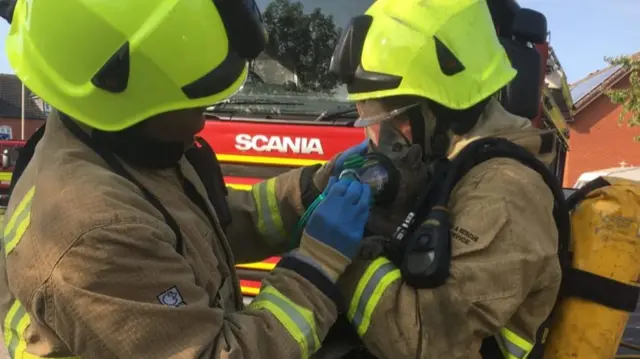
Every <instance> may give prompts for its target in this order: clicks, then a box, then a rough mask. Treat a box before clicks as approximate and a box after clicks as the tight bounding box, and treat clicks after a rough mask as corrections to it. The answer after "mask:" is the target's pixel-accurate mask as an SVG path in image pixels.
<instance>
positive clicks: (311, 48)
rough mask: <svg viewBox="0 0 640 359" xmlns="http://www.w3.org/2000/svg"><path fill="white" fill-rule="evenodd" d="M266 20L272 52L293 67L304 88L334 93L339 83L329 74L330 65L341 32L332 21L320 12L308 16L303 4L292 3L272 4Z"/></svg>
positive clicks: (277, 0)
mask: <svg viewBox="0 0 640 359" xmlns="http://www.w3.org/2000/svg"><path fill="white" fill-rule="evenodd" d="M263 17H264V22H265V24H266V27H267V31H268V32H269V48H270V49H273V50H274V51H275V55H276V56H277V57H278V60H281V61H283V62H285V63H290V64H291V65H292V67H293V70H294V71H295V72H296V74H297V76H298V80H299V82H300V84H301V85H302V87H304V88H306V89H309V90H311V91H332V90H334V89H335V88H336V86H337V80H336V78H335V77H334V76H333V75H331V74H330V73H329V65H330V62H331V55H332V54H333V49H334V48H335V46H336V44H337V41H338V38H339V37H340V32H341V30H340V28H339V27H338V26H336V24H335V23H334V21H333V17H332V16H331V15H327V14H324V13H323V12H322V11H321V10H320V9H318V8H316V9H315V10H313V11H312V12H311V13H309V14H305V13H304V6H303V5H302V3H300V2H299V1H296V2H292V1H290V0H273V1H272V2H271V3H270V4H269V5H268V6H267V8H266V9H265V11H264V15H263Z"/></svg>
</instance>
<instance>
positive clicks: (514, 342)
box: [495, 328, 533, 359]
mask: <svg viewBox="0 0 640 359" xmlns="http://www.w3.org/2000/svg"><path fill="white" fill-rule="evenodd" d="M495 338H496V341H497V342H498V346H499V347H500V350H501V351H502V354H503V355H504V357H505V359H526V358H527V356H529V353H531V350H532V349H533V344H531V343H529V342H528V341H526V340H525V339H523V338H521V337H520V336H518V335H517V334H515V333H514V332H512V331H511V330H509V329H507V328H503V329H501V330H500V334H498V335H495Z"/></svg>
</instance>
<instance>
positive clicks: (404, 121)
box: [316, 0, 561, 359]
mask: <svg viewBox="0 0 640 359" xmlns="http://www.w3.org/2000/svg"><path fill="white" fill-rule="evenodd" d="M332 69H333V70H334V71H335V73H336V74H337V75H338V76H339V78H340V79H341V80H342V81H343V82H344V83H346V85H347V87H348V90H349V96H350V98H351V99H352V100H353V101H355V102H356V105H357V109H358V111H359V114H360V120H358V122H357V123H356V126H360V127H364V128H365V132H366V134H367V136H368V138H369V139H370V141H371V146H370V150H371V151H374V152H379V153H383V154H384V155H386V156H387V157H388V158H390V159H391V160H392V161H393V163H394V165H395V166H396V167H397V169H398V172H399V173H400V174H401V179H400V182H401V183H400V185H399V190H398V192H397V196H396V198H395V200H394V201H393V202H392V203H391V204H389V205H386V206H384V207H383V208H377V207H376V208H374V209H373V210H372V213H371V215H370V217H369V224H368V226H367V228H368V229H369V230H370V231H371V232H372V234H373V235H382V236H383V239H384V238H388V237H390V236H392V235H393V233H394V231H395V230H396V228H397V226H398V225H399V224H401V223H402V221H403V219H404V218H405V216H406V215H407V213H409V211H410V210H412V207H411V206H412V205H413V202H414V201H415V198H418V197H419V196H420V193H421V190H423V189H424V188H426V187H428V186H427V184H428V183H429V181H430V179H431V178H432V176H433V175H434V173H433V171H434V168H435V166H434V164H435V163H437V160H438V159H442V158H455V156H456V154H457V153H459V152H460V151H461V150H462V149H463V148H464V147H465V146H467V145H469V144H470V143H472V142H473V141H475V140H477V139H479V138H483V137H488V136H492V137H502V138H506V139H509V140H511V142H515V143H517V144H519V145H521V146H524V147H525V148H526V149H528V150H529V151H530V152H531V153H533V154H535V155H536V156H537V158H538V159H539V160H541V161H542V162H544V163H546V164H549V163H551V161H552V159H553V158H554V151H555V149H554V148H553V145H552V144H553V142H554V141H550V142H549V143H542V141H541V138H543V136H542V134H543V132H541V131H540V130H537V129H534V128H532V126H531V124H530V121H529V120H528V119H526V118H521V117H518V116H515V115H513V114H511V113H509V112H507V111H506V110H505V109H504V108H503V107H502V105H501V104H500V102H499V101H498V100H497V98H496V97H497V96H496V94H497V93H498V92H499V90H501V89H502V88H503V87H505V85H507V84H508V83H509V82H510V81H511V80H512V79H513V78H514V76H515V74H516V71H515V70H514V69H513V68H512V66H511V64H510V61H509V59H508V57H507V54H506V53H505V51H504V49H503V47H502V46H501V44H500V42H499V40H498V38H497V36H496V33H495V29H494V27H493V24H492V21H491V16H490V13H489V10H488V7H487V3H486V2H485V1H483V0H462V1H436V0H402V1H397V0H378V1H376V2H375V3H374V4H373V5H372V6H371V7H370V8H369V9H368V10H367V12H366V13H365V15H363V16H358V17H356V18H354V19H352V21H351V22H350V24H349V25H348V26H347V27H346V29H345V31H344V33H343V36H342V38H341V40H340V41H339V44H338V46H337V48H336V51H335V53H334V57H333V63H332ZM551 138H553V136H551ZM549 144H551V148H550V146H548V145H549ZM331 168H332V164H331V163H329V164H327V165H326V166H325V167H324V168H323V169H322V170H320V171H319V172H317V173H316V183H319V184H321V183H324V182H325V181H326V180H327V178H328V177H329V176H328V171H330V170H331ZM553 205H554V197H553V195H552V193H551V191H550V189H549V187H548V186H547V185H546V184H545V182H544V181H543V179H542V178H541V176H540V175H539V174H538V173H537V172H535V171H534V170H532V169H531V168H529V167H526V166H524V165H523V164H521V163H519V162H518V161H515V160H511V159H504V158H496V159H491V160H488V161H486V162H484V163H481V164H479V165H477V166H475V167H474V168H472V169H471V170H470V171H469V172H468V173H467V174H466V176H464V177H463V178H462V179H461V180H460V181H459V182H458V184H457V186H456V187H455V189H454V190H453V192H452V193H451V197H450V201H449V205H448V209H449V213H450V219H451V222H452V226H451V242H452V243H451V246H452V249H451V250H452V262H451V267H450V275H449V277H448V279H447V280H446V282H445V284H444V285H441V286H439V287H435V288H430V289H417V288H415V287H411V286H409V285H407V284H406V283H405V282H404V281H403V280H402V278H401V272H400V269H399V266H397V265H395V264H394V262H391V261H390V260H389V259H388V257H389V256H386V255H384V254H386V252H382V253H378V254H377V255H376V256H373V257H370V258H359V259H358V260H356V261H354V262H353V263H352V264H351V265H350V267H349V268H348V269H347V271H346V272H345V274H344V275H343V277H341V279H340V286H341V291H342V294H343V297H344V298H345V307H346V308H347V310H346V317H347V319H348V320H349V321H350V322H351V324H352V326H353V328H355V330H356V331H357V333H358V335H359V336H360V338H361V339H362V340H363V342H364V344H365V345H366V347H367V349H368V350H369V351H370V352H372V353H373V354H374V355H375V356H377V357H379V358H394V359H402V358H407V359H408V358H412V359H413V358H429V359H435V358H443V359H444V358H447V359H450V358H476V357H479V353H480V352H481V350H480V349H481V344H482V343H483V341H485V340H488V341H486V342H485V343H492V342H493V343H497V346H493V348H491V345H490V344H487V346H483V347H482V348H483V350H482V353H483V356H485V355H488V354H487V353H489V350H491V349H493V350H496V348H498V350H499V351H498V354H500V355H499V356H489V357H490V358H497V357H500V356H504V357H505V358H509V359H515V358H525V357H526V356H527V355H528V353H529V352H530V351H531V349H532V346H533V344H534V341H535V340H536V338H535V336H536V330H537V329H538V327H539V326H540V325H541V324H542V323H543V321H544V320H545V319H546V318H547V316H548V315H549V313H550V311H551V309H552V307H553V305H554V302H555V300H556V295H557V293H558V290H559V286H560V279H561V268H560V264H559V260H558V255H557V248H558V247H557V245H558V231H557V229H556V225H555V223H554V218H553V214H552V212H553ZM378 237H379V236H378ZM372 238H377V237H376V236H372ZM376 244H379V243H378V242H375V241H374V242H372V243H371V245H372V248H374V249H373V250H367V251H363V254H365V253H371V252H375V245H376ZM378 250H379V248H378ZM367 255H370V254H367ZM492 339H495V340H493V341H492ZM485 350H487V351H485ZM500 351H501V353H500ZM495 354H496V353H495V351H494V353H493V355H495Z"/></svg>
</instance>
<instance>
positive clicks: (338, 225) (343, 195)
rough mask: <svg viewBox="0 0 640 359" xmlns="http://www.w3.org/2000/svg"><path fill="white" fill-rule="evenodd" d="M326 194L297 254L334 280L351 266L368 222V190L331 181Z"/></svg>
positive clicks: (369, 199) (366, 187)
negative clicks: (318, 265)
mask: <svg viewBox="0 0 640 359" xmlns="http://www.w3.org/2000/svg"><path fill="white" fill-rule="evenodd" d="M325 193H326V196H325V198H324V199H323V200H322V202H321V203H320V204H319V205H318V207H317V208H316V209H315V211H314V212H313V214H312V215H311V217H310V218H309V222H307V226H306V228H305V231H304V234H303V236H302V243H301V244H300V250H301V251H302V252H303V253H304V254H306V255H307V256H309V257H311V258H313V259H314V260H315V261H316V262H317V263H318V264H320V265H321V266H322V267H323V269H325V271H326V272H327V273H328V274H329V276H330V277H332V278H331V279H333V280H336V279H337V277H339V276H340V275H341V274H342V272H344V269H345V268H346V267H347V266H348V265H349V263H351V259H352V258H353V257H354V256H355V255H356V253H357V251H358V247H359V244H360V242H361V241H362V237H363V234H364V227H365V225H366V223H367V219H368V218H369V204H370V201H371V189H370V188H369V185H367V184H362V183H360V182H358V181H352V180H348V179H342V180H340V181H337V180H336V178H335V177H331V179H330V180H329V184H328V185H327V190H326V191H325ZM318 242H319V243H318ZM319 244H320V245H319ZM323 245H324V246H323Z"/></svg>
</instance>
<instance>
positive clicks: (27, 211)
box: [2, 187, 35, 256]
mask: <svg viewBox="0 0 640 359" xmlns="http://www.w3.org/2000/svg"><path fill="white" fill-rule="evenodd" d="M34 194H35V187H31V189H30V190H29V191H28V192H27V193H26V194H25V196H24V198H23V199H22V201H20V203H19V204H18V206H17V207H16V208H15V210H14V212H13V213H12V215H11V218H10V219H9V221H8V222H6V226H5V227H4V229H3V238H2V244H3V247H4V252H5V256H8V255H9V253H11V252H12V251H13V250H14V249H15V247H16V246H17V245H18V243H19V242H20V239H22V236H23V235H24V232H25V231H26V230H27V228H28V227H29V224H30V223H31V202H32V201H33V196H34ZM5 219H6V217H5Z"/></svg>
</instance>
